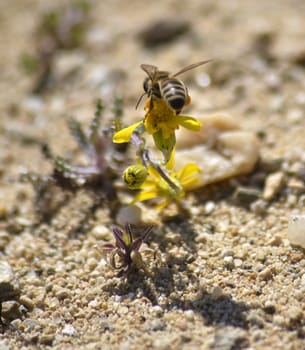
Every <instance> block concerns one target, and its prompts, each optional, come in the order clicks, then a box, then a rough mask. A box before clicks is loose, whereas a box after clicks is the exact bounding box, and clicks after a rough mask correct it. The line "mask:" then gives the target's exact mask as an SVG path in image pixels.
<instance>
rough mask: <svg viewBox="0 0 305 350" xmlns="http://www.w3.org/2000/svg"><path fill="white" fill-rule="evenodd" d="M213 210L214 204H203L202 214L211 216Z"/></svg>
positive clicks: (210, 202) (209, 202)
mask: <svg viewBox="0 0 305 350" xmlns="http://www.w3.org/2000/svg"><path fill="white" fill-rule="evenodd" d="M214 209H215V203H214V202H212V201H208V202H206V203H205V206H204V212H205V213H206V214H211V213H212V211H213V210H214Z"/></svg>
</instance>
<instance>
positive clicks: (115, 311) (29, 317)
mask: <svg viewBox="0 0 305 350" xmlns="http://www.w3.org/2000/svg"><path fill="white" fill-rule="evenodd" d="M60 3H61V2H59V1H33V0H23V1H17V0H11V1H9V2H4V1H2V2H0V32H1V38H0V48H1V49H0V66H1V70H0V111H1V119H0V132H1V137H0V249H1V257H0V259H1V261H6V262H8V263H9V265H10V266H11V267H12V269H13V272H14V274H15V276H16V278H17V279H18V281H19V283H20V285H21V287H20V293H21V302H20V303H19V302H14V301H12V302H4V303H3V308H4V309H5V310H6V313H4V314H3V318H4V321H5V322H6V323H7V324H9V321H11V326H6V327H5V328H4V330H3V333H2V334H0V349H11V350H13V349H26V348H33V349H36V348H40V349H43V348H54V349H103V350H104V349H122V350H127V349H143V348H146V349H217V350H229V349H248V350H250V349H266V350H267V349H270V348H273V349H290V350H297V349H305V321H304V316H305V315H304V312H305V302H304V295H305V294H304V293H305V274H304V267H305V260H304V251H303V250H302V249H301V248H298V247H293V246H291V245H290V243H289V240H288V239H287V222H288V217H289V215H290V214H299V213H302V210H303V208H304V203H305V196H304V193H305V186H304V180H305V176H304V174H305V171H304V169H305V165H304V162H305V157H304V146H305V137H304V123H305V114H304V110H305V24H304V13H305V3H304V1H302V0H290V1H288V0H277V1H268V2H267V1H263V0H257V1H250V0H239V1H238V0H235V1H199V0H190V1H189V2H188V3H187V2H185V1H180V0H177V1H170V0H166V1H161V0H159V1H153V2H143V1H138V0H133V1H131V2H127V1H121V0H114V1H113V0H112V1H107V0H106V1H92V2H89V3H90V5H91V6H90V8H91V10H90V13H89V21H88V24H87V30H86V35H85V38H84V40H83V41H82V43H81V45H80V46H79V47H77V48H74V49H70V50H67V49H66V50H58V52H56V55H55V58H54V61H53V66H52V69H53V77H52V84H51V86H50V88H49V89H47V90H45V91H44V93H43V94H40V95H36V96H34V95H33V94H31V91H32V89H33V86H34V85H35V81H37V72H36V73H35V72H34V73H32V74H25V73H24V71H23V70H22V69H21V65H20V61H21V57H23V56H24V55H25V54H29V55H35V54H36V53H37V47H38V46H39V35H37V27H38V23H39V22H40V21H41V18H42V15H43V13H44V12H45V11H47V10H48V9H52V8H57V7H59V5H60ZM160 19H166V22H170V21H173V20H179V21H180V24H181V23H182V22H183V21H186V23H188V29H187V30H186V31H185V33H184V34H182V35H180V36H177V37H173V38H171V40H170V41H169V42H167V43H163V44H161V45H155V46H151V44H147V45H145V43H143V39H141V36H140V35H139V33H140V32H141V31H143V30H144V29H146V28H147V27H148V26H150V25H152V24H153V23H154V22H156V21H157V20H160ZM181 21H182V22H181ZM208 58H213V59H214V62H213V63H212V64H210V65H207V66H205V67H204V69H202V70H201V69H198V70H197V71H196V72H195V71H194V72H192V74H190V76H189V88H190V91H191V96H192V99H193V103H192V107H191V108H190V109H189V110H188V112H189V114H191V115H200V114H206V113H209V112H217V111H220V110H222V111H225V112H228V113H230V114H232V115H233V116H234V117H236V120H238V121H239V123H240V125H241V127H242V128H244V129H245V130H250V131H253V132H254V133H256V134H257V135H258V137H259V139H260V146H261V158H262V160H263V161H262V164H261V165H260V166H259V167H258V168H257V169H256V170H255V171H254V172H253V173H252V174H249V175H248V176H243V177H240V178H236V179H232V180H231V181H228V182H225V183H221V184H215V185H213V186H209V187H208V188H203V189H202V190H198V191H196V192H195V193H192V194H190V196H188V197H187V198H186V200H185V205H186V206H187V207H188V208H189V210H190V213H191V215H190V217H189V218H188V219H186V218H185V217H184V216H183V214H181V215H173V216H171V215H165V214H164V217H162V215H161V216H160V217H159V218H158V222H156V223H155V228H154V230H153V232H152V234H151V236H150V238H149V241H148V245H149V246H150V247H152V248H154V249H156V250H158V251H159V252H160V258H159V259H157V260H154V259H152V258H151V259H147V261H146V263H147V269H148V272H147V273H144V272H142V271H139V272H137V273H133V274H131V275H130V276H128V277H118V276H117V273H116V272H115V271H113V270H112V269H111V267H110V266H109V265H108V264H106V262H105V260H104V259H102V258H101V256H100V254H99V252H98V251H97V250H96V249H95V245H96V244H99V243H103V242H105V241H109V240H112V235H111V231H112V228H113V226H114V225H115V220H114V218H113V217H112V216H111V215H110V211H109V207H108V205H107V203H103V202H102V203H100V205H99V207H98V208H97V210H95V212H94V213H92V215H91V212H90V210H91V207H92V204H93V202H94V198H93V195H92V193H90V192H88V191H86V190H81V191H78V192H77V193H75V194H74V195H68V196H66V197H65V196H64V194H63V193H61V192H60V191H59V190H58V189H57V190H56V193H54V196H55V195H56V196H59V197H60V198H61V199H62V198H63V200H64V203H63V205H61V206H59V207H58V210H57V211H56V212H55V213H54V215H53V216H52V218H51V220H50V221H48V222H46V221H43V220H40V221H39V220H37V215H36V209H37V208H35V203H34V198H35V191H34V189H33V187H32V186H31V185H30V184H24V183H21V182H20V181H19V175H20V173H21V172H23V171H25V170H30V171H35V172H39V173H41V174H48V173H50V172H51V165H50V163H49V162H48V161H47V160H45V158H44V157H43V155H42V154H41V152H40V147H39V146H38V141H41V140H43V141H45V142H47V143H48V144H49V145H50V146H51V147H52V149H53V150H54V152H55V153H56V154H60V155H62V156H64V157H67V158H71V159H75V158H77V157H80V153H79V150H78V148H77V146H76V145H75V143H74V142H73V139H72V138H71V135H70V134H69V130H68V128H67V118H68V117H69V116H71V115H73V116H74V117H75V118H76V119H77V120H79V121H80V122H81V123H82V124H83V125H88V123H89V121H90V119H91V118H92V115H93V113H94V108H95V106H94V104H95V101H96V99H97V98H99V97H101V98H102V99H103V101H104V102H105V105H106V111H105V113H104V120H105V121H107V119H109V117H110V116H111V103H112V99H113V97H114V96H115V95H116V94H119V95H122V96H124V101H125V108H124V118H125V119H124V120H126V122H130V121H135V120H137V119H139V118H141V116H142V110H141V108H139V109H138V110H137V111H135V108H134V107H135V103H136V101H137V98H138V96H139V95H140V93H141V92H142V80H143V77H144V75H143V72H142V71H141V70H140V68H139V66H140V64H141V63H151V64H155V65H157V66H159V67H161V68H162V69H168V70H171V71H173V72H174V71H177V70H178V69H180V68H181V67H183V66H185V65H187V64H190V63H192V62H196V61H199V60H202V59H208ZM203 72H204V73H205V74H203ZM207 79H208V80H207ZM206 82H208V83H206ZM204 85H207V86H204ZM273 172H280V173H281V174H282V176H283V178H284V181H283V183H282V185H281V186H280V188H279V189H278V193H274V195H273V196H271V199H270V200H268V201H265V202H264V201H262V199H261V193H262V191H263V188H264V181H265V178H266V176H268V175H270V174H271V173H273ZM240 187H243V188H246V189H253V188H254V189H256V190H257V192H256V193H258V195H257V198H256V199H255V201H253V198H252V199H251V198H250V199H249V198H248V202H247V201H246V202H247V203H246V204H245V203H244V202H243V201H242V202H241V203H237V202H236V200H235V198H234V191H235V189H236V188H237V189H238V188H240ZM248 197H249V196H248ZM250 197H251V196H250ZM249 202H250V205H248V204H249ZM253 203H254V204H253ZM143 208H144V212H145V213H146V216H147V217H149V215H150V213H151V214H152V216H156V215H154V210H153V209H152V208H151V207H149V206H148V205H147V207H145V206H144V207H143ZM145 208H146V209H145ZM147 224H150V222H148V221H147V222H146V221H144V222H143V225H144V226H145V225H147ZM135 231H136V232H140V231H141V227H135ZM10 303H11V304H10ZM5 304H8V305H5ZM10 308H11V309H10ZM14 310H15V311H14ZM6 316H7V317H6Z"/></svg>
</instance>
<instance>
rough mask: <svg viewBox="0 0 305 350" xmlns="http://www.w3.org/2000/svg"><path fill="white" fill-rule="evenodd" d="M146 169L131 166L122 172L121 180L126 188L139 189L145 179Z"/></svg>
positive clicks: (139, 166) (141, 166)
mask: <svg viewBox="0 0 305 350" xmlns="http://www.w3.org/2000/svg"><path fill="white" fill-rule="evenodd" d="M147 174H148V173H147V169H146V168H145V166H143V165H131V166H129V167H128V168H126V169H125V170H124V173H123V179H124V181H125V183H126V184H127V186H128V188H130V189H132V190H134V189H137V188H140V187H141V185H142V184H143V182H144V181H145V180H146V177H147Z"/></svg>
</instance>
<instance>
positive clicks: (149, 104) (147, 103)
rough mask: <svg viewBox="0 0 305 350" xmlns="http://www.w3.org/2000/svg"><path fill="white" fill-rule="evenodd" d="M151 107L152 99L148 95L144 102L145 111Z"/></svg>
mask: <svg viewBox="0 0 305 350" xmlns="http://www.w3.org/2000/svg"><path fill="white" fill-rule="evenodd" d="M152 109H153V101H152V98H150V97H148V99H147V100H146V102H145V111H151V110H152Z"/></svg>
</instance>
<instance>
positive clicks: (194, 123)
mask: <svg viewBox="0 0 305 350" xmlns="http://www.w3.org/2000/svg"><path fill="white" fill-rule="evenodd" d="M177 118H179V124H180V125H181V126H183V127H184V128H186V129H189V130H192V131H199V130H200V127H201V122H200V121H199V120H198V119H196V118H193V117H189V116H186V115H178V116H177Z"/></svg>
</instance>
